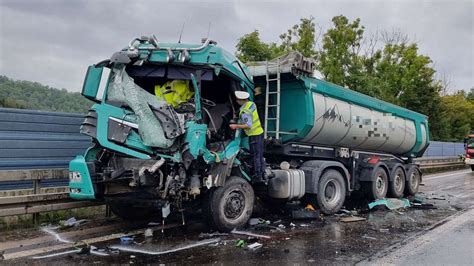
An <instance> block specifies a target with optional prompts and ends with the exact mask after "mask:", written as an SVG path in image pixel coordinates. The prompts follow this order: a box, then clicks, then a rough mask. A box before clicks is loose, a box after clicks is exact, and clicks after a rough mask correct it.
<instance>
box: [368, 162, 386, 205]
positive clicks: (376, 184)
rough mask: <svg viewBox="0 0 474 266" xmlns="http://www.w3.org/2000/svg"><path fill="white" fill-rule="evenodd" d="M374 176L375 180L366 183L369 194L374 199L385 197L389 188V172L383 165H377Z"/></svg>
mask: <svg viewBox="0 0 474 266" xmlns="http://www.w3.org/2000/svg"><path fill="white" fill-rule="evenodd" d="M374 176H375V178H374V180H373V181H372V182H368V184H366V187H367V189H366V192H367V196H368V197H369V198H370V199H373V200H378V199H383V198H385V196H386V195H387V190H388V177H387V172H386V171H385V169H383V168H382V167H377V168H375V170H374Z"/></svg>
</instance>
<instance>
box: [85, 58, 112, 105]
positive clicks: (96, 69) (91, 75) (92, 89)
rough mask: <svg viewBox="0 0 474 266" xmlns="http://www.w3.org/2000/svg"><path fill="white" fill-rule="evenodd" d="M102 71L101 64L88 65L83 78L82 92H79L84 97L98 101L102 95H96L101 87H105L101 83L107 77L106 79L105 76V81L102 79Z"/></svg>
mask: <svg viewBox="0 0 474 266" xmlns="http://www.w3.org/2000/svg"><path fill="white" fill-rule="evenodd" d="M103 72H104V67H103V66H96V65H91V66H89V68H87V73H86V77H85V79H84V84H83V86H82V92H81V94H82V95H83V96H84V97H86V98H87V99H89V100H92V101H94V102H100V98H101V96H102V95H98V94H99V90H100V88H101V87H105V86H101V84H103V83H105V82H107V79H108V76H107V77H105V78H104V79H105V82H104V80H102V74H103ZM107 72H109V71H107Z"/></svg>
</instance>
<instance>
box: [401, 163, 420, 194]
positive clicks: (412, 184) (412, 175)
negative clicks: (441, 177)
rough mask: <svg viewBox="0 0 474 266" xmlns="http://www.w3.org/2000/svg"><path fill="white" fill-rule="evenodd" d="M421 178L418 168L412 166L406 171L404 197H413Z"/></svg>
mask: <svg viewBox="0 0 474 266" xmlns="http://www.w3.org/2000/svg"><path fill="white" fill-rule="evenodd" d="M420 183H421V176H420V171H419V170H418V167H416V166H412V167H410V169H408V172H407V178H406V182H405V195H413V196H414V195H415V194H416V193H417V192H418V188H419V187H420Z"/></svg>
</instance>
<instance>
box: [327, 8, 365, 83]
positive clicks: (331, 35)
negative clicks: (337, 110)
mask: <svg viewBox="0 0 474 266" xmlns="http://www.w3.org/2000/svg"><path fill="white" fill-rule="evenodd" d="M332 22H333V28H330V29H329V30H328V31H327V32H326V33H325V34H324V35H323V41H322V42H323V47H322V48H323V49H322V50H321V51H320V52H319V53H318V59H319V61H318V69H319V71H320V72H321V73H322V74H323V76H324V79H325V80H327V81H329V82H333V83H336V84H339V85H341V86H345V87H349V88H351V89H355V88H356V87H359V88H360V85H359V84H358V83H359V82H360V79H363V76H364V75H363V73H362V66H363V63H364V62H363V60H362V59H361V58H360V57H359V51H360V46H361V41H362V38H363V34H364V27H363V26H361V25H360V19H356V20H354V21H353V22H349V20H348V19H347V18H346V17H345V16H342V15H341V16H336V17H334V18H333V19H332ZM355 90H357V89H355Z"/></svg>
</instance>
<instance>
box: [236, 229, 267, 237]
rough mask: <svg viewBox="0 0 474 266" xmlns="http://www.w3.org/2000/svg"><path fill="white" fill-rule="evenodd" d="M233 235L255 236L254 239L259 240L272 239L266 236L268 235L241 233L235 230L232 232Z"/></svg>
mask: <svg viewBox="0 0 474 266" xmlns="http://www.w3.org/2000/svg"><path fill="white" fill-rule="evenodd" d="M231 233H232V234H236V235H246V236H254V237H258V238H267V239H270V238H271V237H269V236H266V235H260V234H254V233H252V232H247V231H240V230H235V229H234V230H232V231H231Z"/></svg>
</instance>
